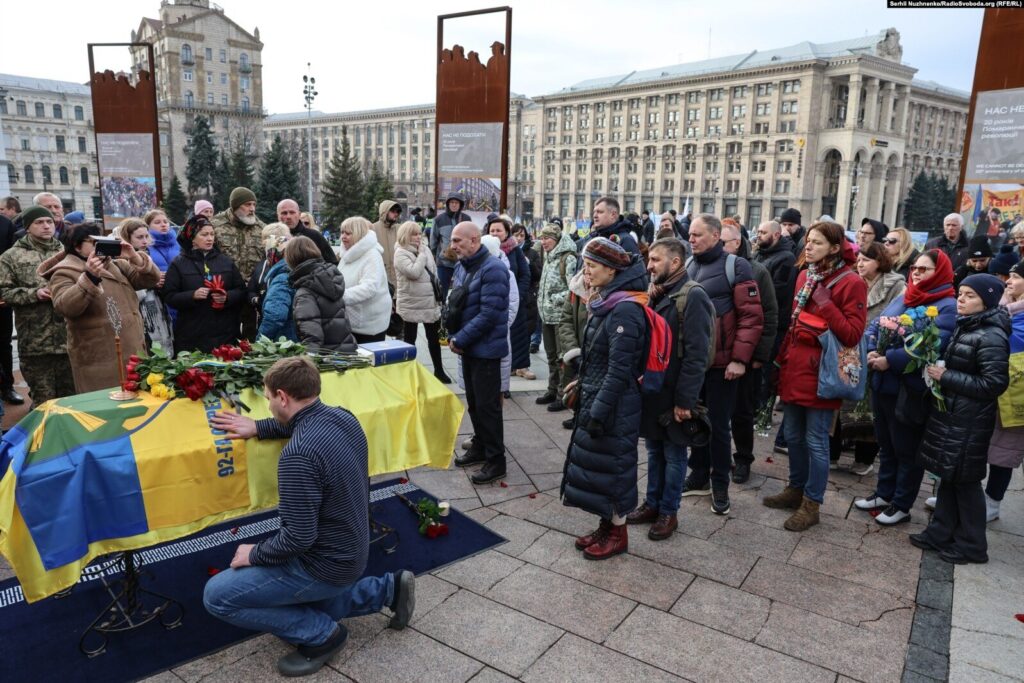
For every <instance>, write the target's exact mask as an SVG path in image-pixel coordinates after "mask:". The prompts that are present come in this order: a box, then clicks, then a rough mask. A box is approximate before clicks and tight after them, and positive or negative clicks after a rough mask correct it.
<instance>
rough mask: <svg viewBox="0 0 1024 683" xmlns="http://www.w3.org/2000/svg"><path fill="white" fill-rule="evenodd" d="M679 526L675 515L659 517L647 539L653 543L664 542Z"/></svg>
mask: <svg viewBox="0 0 1024 683" xmlns="http://www.w3.org/2000/svg"><path fill="white" fill-rule="evenodd" d="M677 526H679V522H678V521H677V520H676V516H675V515H658V520H657V521H656V522H655V523H654V524H652V525H651V528H650V530H649V531H648V532H647V538H649V539H651V540H652V541H664V540H665V539H666V538H668V537H669V536H671V535H672V532H673V531H675V530H676V527H677Z"/></svg>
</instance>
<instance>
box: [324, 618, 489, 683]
mask: <svg viewBox="0 0 1024 683" xmlns="http://www.w3.org/2000/svg"><path fill="white" fill-rule="evenodd" d="M338 668H339V669H340V670H341V672H342V673H344V674H345V675H347V676H349V677H351V678H353V679H355V680H357V681H389V682H391V681H394V682H395V683H399V682H403V681H404V682H407V683H422V681H432V682H434V681H437V682H438V683H442V682H450V683H463V682H464V681H467V680H469V679H470V678H472V677H473V676H474V675H475V674H476V673H477V672H478V671H480V669H482V668H483V665H482V664H481V663H480V662H478V661H476V660H474V659H470V658H469V657H467V656H466V655H464V654H462V653H460V652H457V651H456V650H453V649H451V648H450V647H448V646H447V645H443V644H441V643H439V642H437V641H436V640H433V639H431V638H428V637H427V636H425V635H423V634H421V633H417V632H416V631H414V630H413V629H405V630H403V631H392V630H390V629H385V630H384V632H383V633H381V634H380V635H379V636H377V637H376V638H374V639H373V640H371V641H370V642H369V643H367V644H366V645H364V646H363V647H362V648H360V649H359V651H358V652H356V653H355V654H353V655H352V656H351V657H349V658H348V660H347V661H346V662H344V663H343V664H341V665H340V666H339V667H338Z"/></svg>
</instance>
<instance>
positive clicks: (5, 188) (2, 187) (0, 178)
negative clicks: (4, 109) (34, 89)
mask: <svg viewBox="0 0 1024 683" xmlns="http://www.w3.org/2000/svg"><path fill="white" fill-rule="evenodd" d="M0 100H3V101H6V100H7V88H5V87H3V86H0ZM6 161H7V143H6V141H5V140H4V121H3V117H2V116H0V195H3V196H4V197H6V196H8V195H9V194H11V183H10V176H9V174H10V171H9V170H8V169H7V168H6V166H7V163H6Z"/></svg>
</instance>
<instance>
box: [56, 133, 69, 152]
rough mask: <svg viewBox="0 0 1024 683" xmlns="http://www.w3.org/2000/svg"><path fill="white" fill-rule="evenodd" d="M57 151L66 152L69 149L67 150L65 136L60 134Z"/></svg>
mask: <svg viewBox="0 0 1024 683" xmlns="http://www.w3.org/2000/svg"><path fill="white" fill-rule="evenodd" d="M57 151H58V152H66V151H68V150H67V145H66V143H65V142H64V136H63V135H58V136H57Z"/></svg>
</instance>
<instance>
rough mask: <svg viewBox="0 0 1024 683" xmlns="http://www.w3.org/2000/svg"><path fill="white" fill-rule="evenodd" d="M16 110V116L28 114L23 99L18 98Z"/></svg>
mask: <svg viewBox="0 0 1024 683" xmlns="http://www.w3.org/2000/svg"><path fill="white" fill-rule="evenodd" d="M17 111H18V116H28V110H27V109H26V108H25V101H24V100H18V104H17Z"/></svg>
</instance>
